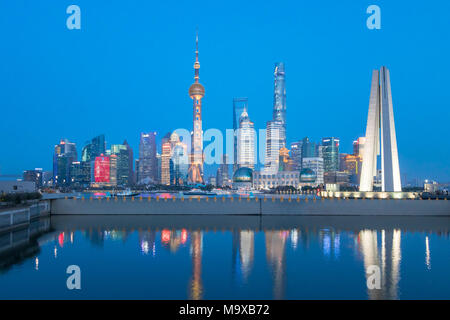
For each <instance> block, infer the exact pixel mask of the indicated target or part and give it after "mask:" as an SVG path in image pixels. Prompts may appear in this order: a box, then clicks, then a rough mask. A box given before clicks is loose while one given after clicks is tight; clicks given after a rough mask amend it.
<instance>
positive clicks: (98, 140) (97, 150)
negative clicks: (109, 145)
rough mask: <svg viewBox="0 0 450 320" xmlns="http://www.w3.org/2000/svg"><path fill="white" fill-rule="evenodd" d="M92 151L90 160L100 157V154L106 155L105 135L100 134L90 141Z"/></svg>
mask: <svg viewBox="0 0 450 320" xmlns="http://www.w3.org/2000/svg"><path fill="white" fill-rule="evenodd" d="M91 144H92V149H91V158H92V159H93V158H95V157H98V156H100V155H101V154H105V153H106V142H105V135H104V134H101V135H99V136H97V137H94V138H93V139H92V143H91Z"/></svg>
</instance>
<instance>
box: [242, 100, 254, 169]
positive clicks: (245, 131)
mask: <svg viewBox="0 0 450 320" xmlns="http://www.w3.org/2000/svg"><path fill="white" fill-rule="evenodd" d="M255 135H256V133H255V128H254V124H253V122H251V121H250V118H249V117H248V113H247V110H246V109H245V108H244V110H243V111H242V114H241V116H240V118H239V130H238V134H237V138H238V139H237V140H238V141H237V142H238V165H239V168H241V167H247V168H251V169H254V167H255V162H256V161H255V158H256V157H255Z"/></svg>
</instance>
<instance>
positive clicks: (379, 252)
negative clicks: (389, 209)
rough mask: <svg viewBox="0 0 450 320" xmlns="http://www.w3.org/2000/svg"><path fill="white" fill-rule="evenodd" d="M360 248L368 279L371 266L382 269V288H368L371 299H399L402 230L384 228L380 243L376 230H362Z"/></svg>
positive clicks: (359, 241)
mask: <svg viewBox="0 0 450 320" xmlns="http://www.w3.org/2000/svg"><path fill="white" fill-rule="evenodd" d="M358 245H359V250H360V252H361V254H362V256H363V259H364V270H365V274H366V280H367V278H368V276H370V275H371V273H367V270H368V268H369V267H370V266H372V265H376V266H378V267H379V268H380V271H381V288H380V289H367V293H368V296H369V299H398V283H399V281H400V262H401V231H400V230H397V229H394V230H388V231H386V230H382V231H381V240H380V243H378V233H377V231H376V230H362V231H360V232H359V234H358Z"/></svg>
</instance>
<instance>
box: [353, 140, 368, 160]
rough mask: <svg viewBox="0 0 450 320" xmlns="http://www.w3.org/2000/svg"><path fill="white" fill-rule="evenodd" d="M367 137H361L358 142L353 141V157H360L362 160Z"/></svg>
mask: <svg viewBox="0 0 450 320" xmlns="http://www.w3.org/2000/svg"><path fill="white" fill-rule="evenodd" d="M365 141H366V138H365V137H359V138H358V140H356V141H353V155H354V156H360V157H361V158H362V156H363V153H364V143H365Z"/></svg>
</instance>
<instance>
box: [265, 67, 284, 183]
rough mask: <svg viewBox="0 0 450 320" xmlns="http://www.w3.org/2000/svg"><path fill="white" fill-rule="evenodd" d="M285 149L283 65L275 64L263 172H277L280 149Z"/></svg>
mask: <svg viewBox="0 0 450 320" xmlns="http://www.w3.org/2000/svg"><path fill="white" fill-rule="evenodd" d="M284 147H286V85H285V71H284V63H283V62H280V63H277V64H275V71H274V97H273V114H272V120H271V121H268V122H267V125H266V158H265V161H264V172H265V173H267V174H269V173H271V174H274V173H276V172H277V171H278V168H279V166H278V161H279V156H280V149H281V148H284Z"/></svg>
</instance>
